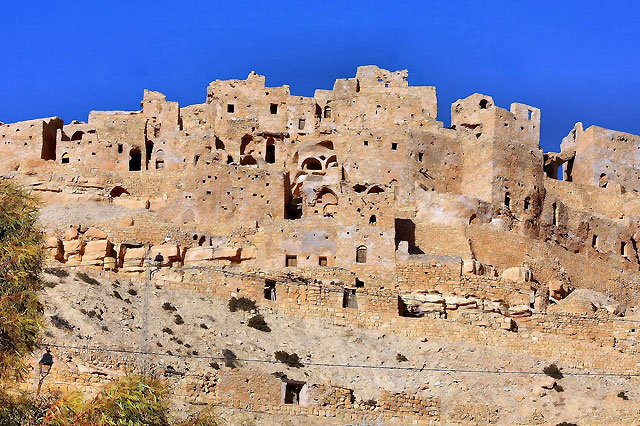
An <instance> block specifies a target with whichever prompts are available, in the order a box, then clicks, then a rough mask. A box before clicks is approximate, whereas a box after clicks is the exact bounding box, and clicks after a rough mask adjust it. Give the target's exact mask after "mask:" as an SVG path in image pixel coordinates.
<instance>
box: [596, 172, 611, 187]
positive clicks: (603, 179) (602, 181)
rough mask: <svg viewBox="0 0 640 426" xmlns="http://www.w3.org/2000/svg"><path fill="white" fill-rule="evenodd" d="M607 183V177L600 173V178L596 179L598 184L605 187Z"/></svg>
mask: <svg viewBox="0 0 640 426" xmlns="http://www.w3.org/2000/svg"><path fill="white" fill-rule="evenodd" d="M608 185H609V177H608V176H607V174H606V173H601V174H600V179H599V180H598V186H599V187H600V188H606V187H607V186H608Z"/></svg>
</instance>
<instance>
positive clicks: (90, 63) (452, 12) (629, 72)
mask: <svg viewBox="0 0 640 426" xmlns="http://www.w3.org/2000/svg"><path fill="white" fill-rule="evenodd" d="M0 48H1V49H0V65H1V66H0V121H3V122H6V123H9V122H14V121H19V120H26V119H30V118H36V117H44V116H51V115H58V116H60V117H62V118H63V119H64V120H65V122H69V121H71V120H73V119H79V120H83V121H86V119H87V114H88V112H89V111H90V110H92V109H96V110H109V109H125V110H126V109H130V110H135V109H138V108H139V101H140V99H141V97H142V90H143V89H144V88H149V89H153V90H159V91H161V92H163V93H165V94H166V95H167V98H168V99H170V100H176V101H179V102H180V104H181V105H189V104H193V103H201V102H204V101H205V97H206V86H207V84H208V83H209V82H210V81H212V80H215V79H218V78H220V79H227V78H245V77H246V75H247V74H248V73H249V71H251V70H255V71H256V72H258V73H261V74H265V75H266V76H267V84H268V85H272V86H276V85H282V84H290V85H291V91H292V93H293V94H299V95H307V96H308V95H312V94H313V90H314V89H315V88H331V87H332V85H333V81H334V79H336V78H339V77H352V76H354V75H355V70H356V67H357V66H358V65H365V64H377V65H379V66H381V67H383V68H388V69H392V70H395V69H402V68H408V69H409V82H410V84H412V85H435V86H436V87H437V91H438V101H439V102H438V104H439V119H440V120H442V121H444V122H445V125H449V121H450V112H449V111H450V105H451V103H452V102H453V101H455V100H456V99H458V98H463V97H466V96H468V95H469V94H471V93H474V92H480V93H485V94H489V95H492V96H493V98H494V100H495V101H496V104H497V105H499V106H502V107H506V108H508V107H509V105H510V104H511V102H523V103H527V104H530V105H534V106H537V107H539V108H541V109H542V140H541V143H542V146H543V147H544V148H545V150H554V149H557V146H558V144H559V142H560V139H561V138H562V137H563V136H564V135H566V134H567V133H568V132H569V130H570V129H571V128H572V127H573V124H574V123H575V122H576V121H583V122H584V124H585V125H591V124H597V125H600V126H603V127H608V128H613V129H616V130H624V131H628V132H631V133H636V134H640V114H639V112H640V108H639V106H638V100H639V99H640V59H639V58H640V55H639V51H640V3H639V2H633V1H613V2H607V1H590V0H582V1H558V0H553V1H546V0H544V1H541V0H538V1H519V0H509V1H502V0H486V1H480V0H477V1H471V0H469V1H457V0H441V1H384V2H378V1H373V0H370V1H357V0H350V1H313V0H307V1H242V0H236V1H223V0H215V1H214V0H208V1H205V0H202V1H197V2H195V1H194V2H191V1H188V0H182V1H165V0H157V1H153V2H151V1H148V2H147V1H136V0H129V1H83V2H80V1H46V2H44V1H26V0H25V1H21V2H17V1H15V2H8V3H7V4H6V5H5V7H4V8H3V11H2V14H0Z"/></svg>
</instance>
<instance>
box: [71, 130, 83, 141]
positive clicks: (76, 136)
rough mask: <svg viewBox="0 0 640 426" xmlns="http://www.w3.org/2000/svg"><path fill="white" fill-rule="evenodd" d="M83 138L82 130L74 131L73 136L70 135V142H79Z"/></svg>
mask: <svg viewBox="0 0 640 426" xmlns="http://www.w3.org/2000/svg"><path fill="white" fill-rule="evenodd" d="M83 136H84V132H83V131H82V130H76V131H75V132H74V133H73V135H71V140H72V141H79V140H81V139H82V137H83Z"/></svg>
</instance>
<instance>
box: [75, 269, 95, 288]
mask: <svg viewBox="0 0 640 426" xmlns="http://www.w3.org/2000/svg"><path fill="white" fill-rule="evenodd" d="M76 277H78V278H80V279H81V280H82V281H84V282H85V283H87V284H90V285H100V281H98V280H96V279H95V278H91V277H90V276H89V275H87V274H85V273H84V272H78V273H76Z"/></svg>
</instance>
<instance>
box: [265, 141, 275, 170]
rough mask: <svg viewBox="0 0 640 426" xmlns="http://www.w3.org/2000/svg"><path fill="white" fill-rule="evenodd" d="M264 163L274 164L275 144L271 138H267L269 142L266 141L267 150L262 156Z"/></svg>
mask: <svg viewBox="0 0 640 426" xmlns="http://www.w3.org/2000/svg"><path fill="white" fill-rule="evenodd" d="M264 161H266V162H267V163H269V164H273V163H275V162H276V144H275V143H274V142H273V139H271V138H269V140H268V141H267V150H266V152H265V154H264Z"/></svg>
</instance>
